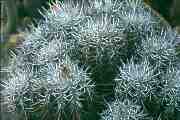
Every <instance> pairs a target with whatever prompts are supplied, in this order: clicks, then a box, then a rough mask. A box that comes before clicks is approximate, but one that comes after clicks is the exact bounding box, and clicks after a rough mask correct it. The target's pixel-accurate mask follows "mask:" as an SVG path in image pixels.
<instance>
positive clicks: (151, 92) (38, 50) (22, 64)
mask: <svg viewBox="0 0 180 120" xmlns="http://www.w3.org/2000/svg"><path fill="white" fill-rule="evenodd" d="M50 8H51V9H50V10H44V11H43V12H42V15H43V17H44V18H43V20H42V21H39V22H38V24H37V25H36V26H32V28H31V30H30V31H28V32H26V33H25V34H26V37H25V41H24V42H23V43H22V44H21V45H19V46H18V47H17V48H16V49H15V50H14V51H13V52H12V55H13V57H12V59H11V61H10V63H9V66H8V67H7V68H6V69H5V70H6V72H7V80H4V81H3V82H2V86H3V87H4V88H3V90H2V96H3V99H4V102H3V103H4V104H6V105H7V107H8V109H9V110H11V112H13V113H16V114H17V116H18V117H19V118H18V119H26V120H34V119H43V120H46V119H47V120H48V119H54V120H55V119H57V120H98V119H102V120H160V119H162V120H178V114H179V107H180V105H179V104H180V85H179V83H180V72H179V71H180V70H179V69H180V65H179V63H178V61H179V58H178V57H177V53H176V43H177V41H176V40H177V36H178V35H177V33H176V31H174V30H173V29H172V28H171V27H170V26H169V25H167V24H166V22H164V21H162V19H160V18H159V17H158V16H156V14H155V13H154V12H153V11H151V9H150V8H149V7H148V6H146V5H145V3H143V1H142V0H119V1H118V0H93V1H88V0H80V1H73V0H68V1H65V2H64V3H60V2H56V3H54V4H52V5H51V7H50ZM107 102H108V103H107ZM106 106H107V107H106ZM106 108H107V109H106Z"/></svg>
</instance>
